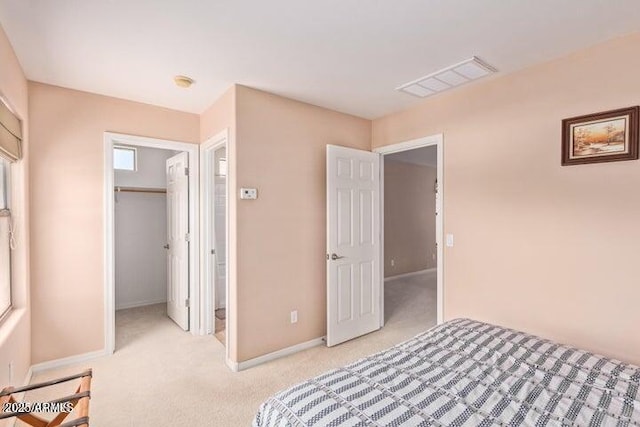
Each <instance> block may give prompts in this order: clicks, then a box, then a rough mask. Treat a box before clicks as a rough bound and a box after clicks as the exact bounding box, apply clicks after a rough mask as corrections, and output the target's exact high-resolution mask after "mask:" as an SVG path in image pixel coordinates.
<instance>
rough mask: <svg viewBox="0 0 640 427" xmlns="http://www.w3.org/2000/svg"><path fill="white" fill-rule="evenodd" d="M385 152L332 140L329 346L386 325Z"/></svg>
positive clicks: (329, 159)
mask: <svg viewBox="0 0 640 427" xmlns="http://www.w3.org/2000/svg"><path fill="white" fill-rule="evenodd" d="M381 288H382V286H381V277H380V155H379V154H377V153H371V152H369V151H362V150H355V149H352V148H346V147H339V146H335V145H327V345H328V346H333V345H336V344H340V343H341V342H344V341H347V340H350V339H353V338H356V337H359V336H360V335H364V334H366V333H369V332H372V331H375V330H377V329H380V327H381V316H380V307H381V300H380V298H381V292H380V290H381Z"/></svg>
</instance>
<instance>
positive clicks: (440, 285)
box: [373, 133, 444, 325]
mask: <svg viewBox="0 0 640 427" xmlns="http://www.w3.org/2000/svg"><path fill="white" fill-rule="evenodd" d="M430 146H436V147H437V151H438V152H437V172H436V174H437V177H438V197H439V202H436V203H437V206H436V209H437V211H438V215H437V216H436V243H437V244H438V250H437V263H436V274H437V279H436V281H437V296H436V310H437V322H438V324H441V323H442V322H444V135H443V134H441V133H439V134H436V135H430V136H425V137H423V138H417V139H412V140H409V141H404V142H399V143H397V144H391V145H385V146H382V147H376V148H374V149H373V152H374V153H380V154H381V155H383V156H384V155H386V154H392V153H399V152H401V151H408V150H413V149H416V148H421V147H430ZM380 173H381V174H382V180H381V182H382V183H384V162H381V165H380ZM381 193H382V197H381V200H382V203H381V205H382V213H381V224H382V226H381V228H382V231H383V232H382V233H381V234H382V235H381V239H382V245H381V246H382V249H381V251H382V253H381V257H380V259H382V260H384V185H381ZM380 269H381V274H382V276H381V277H384V263H383V262H381V263H380ZM383 295H384V281H383ZM381 316H383V318H384V298H382V310H381ZM382 324H383V325H384V319H383V322H382Z"/></svg>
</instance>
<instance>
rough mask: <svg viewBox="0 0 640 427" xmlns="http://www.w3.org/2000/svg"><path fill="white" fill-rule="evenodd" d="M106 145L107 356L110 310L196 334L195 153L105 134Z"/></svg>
mask: <svg viewBox="0 0 640 427" xmlns="http://www.w3.org/2000/svg"><path fill="white" fill-rule="evenodd" d="M104 146H105V156H104V158H105V162H104V182H105V192H104V194H105V203H104V205H105V348H106V350H107V352H108V353H109V354H111V353H113V351H114V350H115V348H116V310H121V311H119V312H118V313H119V317H120V319H125V320H124V321H125V323H127V324H128V325H129V326H131V322H132V321H135V319H137V318H140V319H141V323H144V324H145V325H147V326H148V324H149V322H150V321H151V322H152V321H154V320H153V319H156V321H157V320H158V319H167V323H168V324H169V325H170V326H171V325H173V326H171V327H180V328H182V329H184V330H188V331H190V332H191V333H192V334H199V333H200V330H199V328H200V324H199V321H198V315H199V312H200V310H199V301H200V298H199V293H198V288H197V286H196V285H197V283H198V276H199V275H198V265H199V259H198V256H197V255H198V252H197V251H198V244H199V234H198V231H199V230H198V229H199V227H198V211H197V199H198V197H197V189H198V186H197V180H196V179H194V177H195V176H197V173H198V169H199V165H198V163H197V159H198V149H197V146H196V145H195V144H188V143H182V142H175V141H166V140H158V139H153V138H145V137H137V136H131V135H122V134H114V133H109V132H106V133H105V144H104ZM116 168H117V169H116ZM169 317H170V318H171V320H172V322H171V321H169V320H168V318H169ZM142 318H144V319H142ZM135 322H137V321H135ZM133 329H134V330H137V331H138V332H140V331H144V330H145V329H147V327H146V326H145V327H141V328H135V327H133Z"/></svg>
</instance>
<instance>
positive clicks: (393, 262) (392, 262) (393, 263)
mask: <svg viewBox="0 0 640 427" xmlns="http://www.w3.org/2000/svg"><path fill="white" fill-rule="evenodd" d="M395 266H396V260H395V259H392V260H391V267H395Z"/></svg>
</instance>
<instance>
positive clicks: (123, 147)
mask: <svg viewBox="0 0 640 427" xmlns="http://www.w3.org/2000/svg"><path fill="white" fill-rule="evenodd" d="M116 150H122V151H131V152H133V169H124V168H118V167H116V163H115V157H116ZM113 158H114V162H113V170H116V171H122V172H137V171H138V149H137V147H131V146H128V145H114V146H113Z"/></svg>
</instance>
